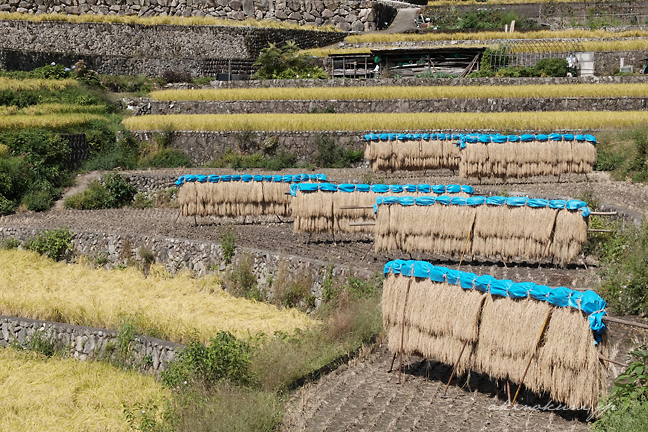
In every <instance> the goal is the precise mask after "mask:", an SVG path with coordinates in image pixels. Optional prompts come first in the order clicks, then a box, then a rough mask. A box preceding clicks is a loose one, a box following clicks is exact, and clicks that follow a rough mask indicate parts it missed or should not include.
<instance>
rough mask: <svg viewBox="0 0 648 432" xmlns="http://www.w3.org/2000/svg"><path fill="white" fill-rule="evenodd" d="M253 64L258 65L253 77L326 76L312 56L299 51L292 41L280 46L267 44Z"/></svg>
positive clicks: (290, 77) (307, 77) (308, 77)
mask: <svg viewBox="0 0 648 432" xmlns="http://www.w3.org/2000/svg"><path fill="white" fill-rule="evenodd" d="M254 65H255V66H260V67H259V70H258V71H257V72H256V73H255V74H254V78H257V79H294V78H301V79H320V78H327V75H326V73H325V72H324V70H322V68H320V67H318V66H315V65H314V64H313V58H312V57H311V56H309V55H308V54H307V53H303V52H300V50H299V47H298V46H297V45H296V44H295V42H293V41H288V42H286V44H285V45H284V46H283V47H281V48H279V47H278V46H277V45H276V44H273V43H271V44H269V45H268V47H266V48H263V49H262V50H261V54H259V58H258V59H257V61H256V62H255V63H254Z"/></svg>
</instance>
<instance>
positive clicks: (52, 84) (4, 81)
mask: <svg viewBox="0 0 648 432" xmlns="http://www.w3.org/2000/svg"><path fill="white" fill-rule="evenodd" d="M76 85H79V83H78V81H76V80H73V79H64V80H48V79H24V80H18V79H10V78H5V77H0V91H7V90H10V91H23V90H44V89H47V90H64V89H66V88H68V87H74V86H76Z"/></svg>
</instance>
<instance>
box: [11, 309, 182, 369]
mask: <svg viewBox="0 0 648 432" xmlns="http://www.w3.org/2000/svg"><path fill="white" fill-rule="evenodd" d="M35 332H43V336H44V337H46V338H47V339H51V340H53V341H55V342H57V344H59V345H61V346H62V347H64V348H65V350H66V354H67V355H69V356H71V357H74V358H76V359H78V360H87V359H103V358H110V357H111V356H113V355H114V352H115V350H116V349H117V332H116V331H114V330H106V329H99V328H94V327H85V326H78V325H71V324H64V323H58V322H52V321H41V320H34V319H29V318H20V317H12V316H6V315H0V346H2V347H6V346H7V345H9V344H11V343H12V342H19V343H20V344H24V342H25V340H26V339H28V338H29V337H31V336H32V335H33V334H34V333H35ZM183 348H184V346H183V345H180V344H177V343H174V342H169V341H165V340H161V339H156V338H152V337H148V336H136V337H135V338H134V340H133V341H132V342H131V355H132V358H130V359H129V361H130V362H131V363H132V364H134V365H136V366H138V367H139V369H140V370H141V371H143V372H146V373H152V374H153V373H159V372H162V371H164V370H166V368H167V365H168V364H169V362H171V361H172V360H173V359H174V358H175V357H176V355H177V354H178V353H179V352H180V351H181V350H182V349H183Z"/></svg>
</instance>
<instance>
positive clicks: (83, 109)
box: [0, 104, 106, 116]
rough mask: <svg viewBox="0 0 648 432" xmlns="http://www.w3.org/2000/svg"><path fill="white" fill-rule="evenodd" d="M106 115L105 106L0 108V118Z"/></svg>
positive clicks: (50, 105) (57, 105) (64, 105)
mask: <svg viewBox="0 0 648 432" xmlns="http://www.w3.org/2000/svg"><path fill="white" fill-rule="evenodd" d="M78 113H87V114H106V106H105V105H72V104H39V105H32V106H29V107H25V108H18V107H17V106H0V116H10V115H30V116H33V115H35V116H42V115H50V114H78Z"/></svg>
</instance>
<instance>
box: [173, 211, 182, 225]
mask: <svg viewBox="0 0 648 432" xmlns="http://www.w3.org/2000/svg"><path fill="white" fill-rule="evenodd" d="M181 214H182V209H181V210H180V211H179V212H178V216H176V218H175V221H173V223H174V224H175V223H176V222H178V219H180V215H181Z"/></svg>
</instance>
